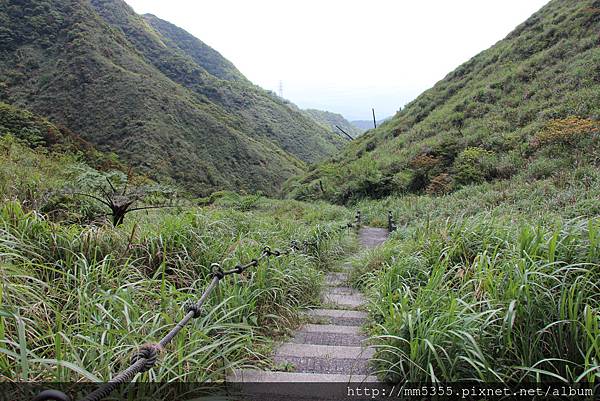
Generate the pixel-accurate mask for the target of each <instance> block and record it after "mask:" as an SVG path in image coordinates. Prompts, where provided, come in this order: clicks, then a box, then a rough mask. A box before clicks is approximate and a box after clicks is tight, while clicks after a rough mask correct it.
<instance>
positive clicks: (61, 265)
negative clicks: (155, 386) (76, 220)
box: [0, 195, 349, 382]
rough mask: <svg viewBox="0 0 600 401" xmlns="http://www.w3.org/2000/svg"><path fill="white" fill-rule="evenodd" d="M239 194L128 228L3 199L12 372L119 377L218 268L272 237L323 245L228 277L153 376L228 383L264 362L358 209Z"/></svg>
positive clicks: (37, 377)
mask: <svg viewBox="0 0 600 401" xmlns="http://www.w3.org/2000/svg"><path fill="white" fill-rule="evenodd" d="M230 198H234V199H233V201H232V202H233V203H234V204H233V205H229V206H227V207H224V206H220V205H219V203H218V202H217V203H216V204H215V205H213V206H210V207H206V208H202V209H200V208H196V209H193V208H192V209H181V210H173V211H158V212H150V213H146V214H143V213H141V214H138V215H136V216H135V217H134V218H131V219H129V221H127V222H126V224H124V225H123V226H122V227H119V228H116V229H115V228H112V227H109V226H104V225H103V226H87V227H82V226H78V225H68V224H64V223H55V222H51V221H49V220H48V219H47V218H46V217H44V216H43V215H40V214H38V213H37V212H35V211H26V210H24V209H23V208H22V206H21V204H20V203H19V202H14V201H8V202H5V203H4V204H3V205H1V206H0V278H1V282H0V300H1V302H0V374H1V375H2V376H3V377H5V379H4V380H11V381H63V382H67V381H68V382H72V381H100V380H108V379H110V377H111V375H113V374H115V373H116V372H118V371H120V370H121V369H123V368H124V367H126V366H127V364H128V362H129V357H130V356H131V354H132V352H133V351H134V350H135V349H136V348H137V347H138V346H139V345H141V344H144V343H147V342H153V341H156V340H157V339H159V338H160V337H162V335H164V334H165V333H166V332H167V331H168V330H169V329H170V328H171V327H172V326H173V325H174V324H175V323H176V322H177V320H178V318H179V317H180V316H181V314H182V305H183V304H184V302H185V301H186V300H189V299H196V298H197V297H198V296H199V294H200V293H201V291H202V290H203V288H204V287H205V285H206V283H207V281H208V278H209V273H210V271H209V268H208V266H210V264H211V263H213V262H218V263H221V264H222V265H223V266H224V267H232V266H233V265H235V264H236V263H238V262H247V261H250V260H251V259H253V258H255V257H257V256H259V255H260V252H261V250H262V247H263V246H264V245H269V246H271V247H273V248H285V247H287V246H289V243H290V241H291V240H299V241H300V242H303V241H305V240H306V241H307V242H309V243H311V244H314V246H313V247H312V248H311V249H310V252H308V253H307V254H304V253H293V254H292V255H290V256H286V257H282V258H279V259H276V260H275V259H272V260H270V261H269V262H268V263H264V264H261V265H260V266H259V267H258V268H256V269H254V270H252V271H248V272H246V273H245V274H243V275H241V276H235V277H231V278H228V279H226V280H224V281H223V282H222V284H221V285H220V286H219V289H218V291H216V293H215V294H214V296H213V297H211V299H210V300H209V302H208V304H207V305H206V307H205V309H204V311H205V313H204V315H203V316H202V317H201V318H199V319H197V320H195V321H194V323H193V324H192V325H190V326H188V327H186V328H185V329H184V330H183V332H182V333H181V334H180V335H179V336H178V337H176V339H175V340H174V343H173V345H172V346H171V347H170V348H169V349H168V350H167V351H166V352H164V353H163V355H162V356H161V358H162V361H161V362H160V363H159V364H158V365H157V366H156V367H155V368H153V369H152V370H151V371H150V372H149V373H148V377H147V380H151V381H173V380H182V381H183V380H185V381H189V382H207V381H218V380H220V379H222V378H223V376H224V373H225V371H226V370H228V369H231V368H234V367H236V366H252V365H257V364H258V365H260V364H265V358H264V354H266V352H267V351H268V350H269V347H270V344H271V340H270V338H271V337H273V336H276V335H279V334H282V333H285V332H286V331H287V330H289V328H290V327H293V326H294V325H296V324H297V323H298V313H299V311H300V310H301V308H302V307H305V306H307V305H311V304H314V303H315V302H317V300H318V293H319V289H320V283H321V276H322V273H321V271H320V269H319V264H318V263H319V261H320V260H324V259H327V258H328V255H330V257H335V256H336V255H337V254H338V250H337V249H336V247H335V246H334V245H333V244H335V243H336V242H338V241H339V239H340V238H341V236H343V235H345V234H344V233H336V234H334V233H332V232H333V231H332V229H333V228H334V227H338V226H340V225H341V224H343V222H344V221H347V220H348V218H349V215H348V213H347V211H346V210H345V209H343V208H336V207H331V206H325V205H317V206H312V205H307V204H302V203H300V202H277V201H271V200H266V199H264V198H260V199H257V200H256V201H255V202H252V204H250V205H248V204H247V203H249V202H248V201H247V198H238V197H235V196H233V195H230ZM230 201H231V199H230ZM223 202H224V201H223ZM243 203H244V204H243ZM236 205H237V206H239V207H237V206H236ZM294 216H301V217H302V218H303V220H301V221H299V220H297V219H296V218H294Z"/></svg>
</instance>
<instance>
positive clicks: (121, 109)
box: [0, 0, 343, 194]
mask: <svg viewBox="0 0 600 401" xmlns="http://www.w3.org/2000/svg"><path fill="white" fill-rule="evenodd" d="M3 3H4V5H3V6H2V7H1V8H0V21H1V22H2V24H1V26H2V27H3V28H2V30H1V32H0V35H1V36H2V41H1V44H0V71H1V73H0V90H1V92H0V100H2V101H4V102H7V103H10V104H14V105H17V106H24V107H26V108H27V109H30V110H32V111H34V112H36V113H38V114H40V115H43V116H47V117H48V119H49V120H50V121H52V122H54V123H58V124H61V125H64V126H65V127H67V128H68V129H70V130H72V131H74V132H77V133H79V134H80V135H81V136H82V138H83V139H85V140H87V141H89V142H91V143H93V144H94V145H96V146H97V147H98V149H100V150H103V151H115V152H116V153H117V154H118V155H119V156H120V157H121V158H122V159H123V160H125V161H126V162H128V163H130V164H131V165H133V166H135V167H137V168H138V169H139V170H140V172H142V173H145V174H147V175H149V176H151V177H153V178H156V179H159V180H162V181H165V182H170V181H174V182H177V183H180V184H182V185H183V186H184V187H185V188H186V189H187V190H189V191H191V192H193V193H197V194H207V193H210V192H212V191H214V190H216V189H235V190H245V191H256V190H262V191H266V192H268V193H275V192H276V191H277V189H278V188H279V187H280V185H281V183H282V182H283V181H284V180H285V179H287V178H288V177H289V176H290V175H292V174H298V173H299V172H300V171H301V169H303V168H304V164H303V161H308V162H311V161H315V160H318V159H319V158H322V157H324V156H326V155H328V154H331V153H333V152H334V151H335V150H336V149H337V148H338V147H339V146H341V145H342V144H343V140H342V139H341V138H339V137H338V136H334V135H332V134H330V133H328V132H327V131H326V130H324V129H322V128H321V127H320V126H318V125H317V124H315V123H314V122H313V121H312V120H310V119H308V118H306V117H305V116H303V115H302V114H301V113H299V112H296V111H294V110H292V109H291V108H290V107H288V106H287V105H286V104H285V103H283V102H282V101H280V100H279V99H277V98H276V97H274V96H271V95H269V94H268V93H267V92H266V91H263V90H262V89H260V88H258V87H256V86H254V85H252V84H251V83H249V82H248V81H247V80H246V79H244V78H243V76H242V75H241V74H240V73H239V72H238V71H237V70H236V69H235V67H233V66H232V65H231V63H229V62H228V61H227V60H224V59H223V58H222V57H221V56H220V55H219V54H218V53H217V52H215V51H208V50H207V49H208V48H207V47H206V46H205V45H203V44H202V43H201V42H200V41H193V40H191V39H190V37H189V35H186V34H184V33H182V32H181V31H180V30H178V29H176V28H175V27H173V26H170V25H169V24H167V23H164V22H159V21H157V20H156V19H155V18H150V17H148V20H149V21H150V23H149V22H147V20H145V19H144V18H142V17H141V16H138V15H136V14H135V13H134V12H133V11H132V10H131V8H130V7H129V6H127V5H126V4H125V3H124V2H123V1H121V0H109V1H100V0H94V1H92V2H88V1H83V0H68V1H63V2H50V1H45V0H35V1H32V2H28V3H27V4H23V3H21V2H17V1H4V2H3ZM151 24H152V25H153V26H156V28H153V26H151ZM200 63H202V64H200ZM213 74H215V75H213ZM222 78H225V79H222Z"/></svg>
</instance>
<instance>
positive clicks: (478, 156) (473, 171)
mask: <svg viewBox="0 0 600 401" xmlns="http://www.w3.org/2000/svg"><path fill="white" fill-rule="evenodd" d="M494 161H495V155H494V152H492V151H489V150H486V149H483V148H480V147H471V148H467V149H465V150H463V151H462V152H461V153H460V154H459V155H458V157H457V158H456V161H455V162H454V179H455V180H456V182H457V183H459V184H463V185H466V184H473V183H475V184H478V183H482V182H483V181H485V180H487V179H489V178H491V176H492V173H493V168H494Z"/></svg>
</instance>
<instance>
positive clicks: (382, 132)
mask: <svg viewBox="0 0 600 401" xmlns="http://www.w3.org/2000/svg"><path fill="white" fill-rule="evenodd" d="M599 26H600V3H599V2H598V1H597V0H595V1H594V0H581V1H570V0H554V1H551V2H550V3H549V4H548V5H547V6H545V7H544V8H542V9H541V10H540V11H539V12H537V13H536V14H534V15H533V16H532V17H531V18H529V19H528V20H527V21H526V22H525V23H523V24H521V25H520V26H519V27H517V28H516V29H515V30H514V31H513V32H512V33H511V34H510V35H508V37H507V38H505V39H504V40H502V41H500V42H498V43H497V44H496V45H494V46H493V47H491V48H490V49H488V50H486V51H484V52H482V53H480V54H478V55H477V56H475V57H474V58H473V59H471V60H470V61H468V62H467V63H465V64H463V65H461V66H460V67H458V68H457V69H456V70H455V71H453V72H452V73H450V74H448V76H446V78H444V79H443V80H442V81H440V82H438V83H437V84H436V85H435V86H434V87H433V88H432V89H430V90H428V91H426V92H425V93H423V94H422V95H421V96H419V97H418V98H417V99H416V100H415V101H413V102H411V103H410V104H408V105H407V106H406V107H405V108H404V109H403V110H402V111H400V112H399V113H398V114H397V115H396V116H395V117H394V118H393V119H391V120H390V121H387V122H386V123H384V124H382V125H381V126H380V127H379V128H378V129H376V130H372V131H370V132H368V133H367V134H365V135H363V136H361V137H360V138H359V139H358V140H356V141H354V142H352V143H351V144H350V145H349V146H347V147H346V148H345V149H344V151H343V152H341V153H340V154H339V155H336V156H334V157H333V158H332V159H331V160H329V161H327V162H324V163H321V164H318V165H317V166H315V167H313V168H312V169H311V170H310V171H309V173H307V174H305V175H304V176H302V177H301V178H299V179H296V180H294V181H293V182H291V183H290V184H289V186H288V189H289V191H290V192H292V193H293V196H294V197H295V198H297V199H327V200H330V201H333V202H337V203H348V202H352V201H355V200H357V199H361V198H364V197H370V198H382V197H385V196H390V195H398V194H403V193H425V192H427V193H431V194H444V193H449V192H452V191H453V190H456V189H458V188H460V187H463V186H468V185H470V184H478V183H481V182H484V181H494V180H503V179H508V178H510V177H512V176H514V175H518V174H526V175H529V176H530V177H531V178H532V179H536V178H539V177H544V176H548V175H551V174H553V173H554V172H556V171H560V170H563V169H570V168H573V167H574V165H573V162H574V161H576V160H578V158H577V157H576V154H577V153H588V155H589V156H590V157H589V160H590V161H591V162H592V163H597V162H598V160H597V157H598V152H597V149H598V148H597V146H598V127H599V125H598V124H599V123H598V120H599V119H600V108H599V107H600V70H599V69H598V65H600V46H599V38H598V28H599ZM557 127H561V128H560V129H557ZM562 128H564V129H562ZM552 132H554V133H555V134H552ZM561 135H564V137H561ZM590 146H592V148H590ZM594 151H595V153H594ZM596 165H597V164H596Z"/></svg>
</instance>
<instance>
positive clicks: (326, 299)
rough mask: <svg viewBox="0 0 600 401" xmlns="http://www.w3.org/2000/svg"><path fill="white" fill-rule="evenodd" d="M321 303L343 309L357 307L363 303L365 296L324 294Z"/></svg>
mask: <svg viewBox="0 0 600 401" xmlns="http://www.w3.org/2000/svg"><path fill="white" fill-rule="evenodd" d="M323 304H325V305H331V306H333V307H340V308H343V309H358V308H359V307H361V306H362V305H364V304H365V297H364V296H362V294H354V295H343V294H325V295H324V296H323Z"/></svg>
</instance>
